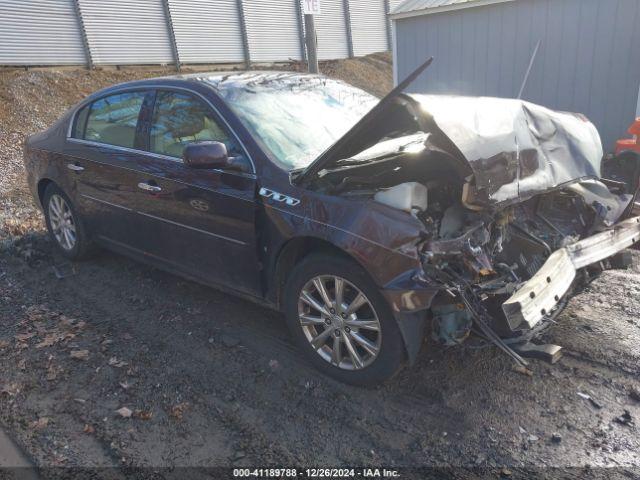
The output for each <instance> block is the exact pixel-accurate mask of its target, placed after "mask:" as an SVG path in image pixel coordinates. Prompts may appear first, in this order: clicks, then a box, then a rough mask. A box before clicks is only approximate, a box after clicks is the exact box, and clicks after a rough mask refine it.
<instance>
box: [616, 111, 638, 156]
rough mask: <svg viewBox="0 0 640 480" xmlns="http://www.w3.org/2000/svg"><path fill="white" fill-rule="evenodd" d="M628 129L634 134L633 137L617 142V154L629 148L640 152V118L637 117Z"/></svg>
mask: <svg viewBox="0 0 640 480" xmlns="http://www.w3.org/2000/svg"><path fill="white" fill-rule="evenodd" d="M628 131H629V133H630V134H631V135H633V138H624V139H622V140H618V142H617V143H616V155H618V154H620V153H622V152H625V151H627V150H632V151H634V152H638V153H640V118H636V121H635V122H633V124H631V126H630V127H629V130H628Z"/></svg>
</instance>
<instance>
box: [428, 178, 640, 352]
mask: <svg viewBox="0 0 640 480" xmlns="http://www.w3.org/2000/svg"><path fill="white" fill-rule="evenodd" d="M594 186H597V187H601V188H604V190H602V192H604V191H606V192H608V194H604V193H602V195H603V197H601V198H599V200H600V201H596V200H594V199H593V198H592V197H590V196H589V195H587V194H585V191H589V190H587V189H588V188H590V187H594ZM625 203H627V205H626V206H625V208H623V209H622V211H615V205H619V206H620V207H622V206H623V205H624V204H625ZM630 205H631V203H630V199H629V198H628V197H626V196H616V195H615V194H613V193H611V192H610V191H609V190H608V189H606V187H605V186H604V184H602V183H600V182H597V181H589V182H586V183H584V184H576V185H573V186H570V187H568V188H565V189H561V190H558V191H554V192H551V193H548V194H543V195H539V196H536V197H534V198H532V199H530V200H528V201H526V202H524V203H521V204H518V205H515V206H511V207H508V208H506V209H504V210H499V211H496V212H492V213H486V212H477V211H473V210H470V209H467V208H464V207H463V206H462V205H453V206H450V207H448V208H447V209H446V210H445V211H444V213H443V215H442V216H441V217H440V218H431V219H430V220H429V223H430V224H432V225H433V227H432V229H431V232H430V235H429V238H427V239H426V240H425V241H424V243H423V244H422V246H421V255H422V261H423V268H424V275H425V278H429V279H435V280H437V281H438V282H439V283H440V285H441V289H442V292H443V294H441V295H440V296H439V297H438V298H437V299H436V301H435V303H434V305H432V312H433V327H434V332H435V335H436V337H437V339H438V340H440V341H441V342H443V343H445V344H449V345H452V344H455V343H460V342H461V341H463V340H464V339H465V338H466V336H467V335H468V334H469V332H470V331H471V330H472V328H473V326H476V327H478V329H479V330H480V332H481V333H482V334H483V335H484V336H486V337H489V339H490V340H494V338H491V337H492V336H493V334H492V332H495V334H496V335H497V336H499V337H501V338H523V339H528V338H530V337H531V336H533V334H534V333H535V331H536V329H537V328H538V327H540V326H541V325H542V324H544V323H545V320H549V319H551V318H552V317H553V316H554V315H555V314H556V313H557V312H558V311H559V310H560V309H561V307H562V306H563V305H564V301H565V300H566V298H567V295H568V294H569V293H570V292H571V291H572V288H573V287H574V286H575V285H576V283H577V282H578V281H580V280H582V279H584V278H585V277H584V275H583V273H582V272H584V273H586V269H587V268H588V267H593V268H594V270H602V269H604V268H606V267H607V266H608V262H609V259H611V258H612V257H615V255H616V254H618V253H619V252H621V251H622V250H624V249H626V248H628V247H630V246H632V245H633V244H634V243H636V242H637V241H639V240H640V217H631V218H626V219H624V220H619V219H620V218H625V217H626V216H628V215H629V214H631V210H630V209H629V206H630ZM610 212H614V215H610ZM616 217H618V218H616ZM613 218H615V221H614V220H613Z"/></svg>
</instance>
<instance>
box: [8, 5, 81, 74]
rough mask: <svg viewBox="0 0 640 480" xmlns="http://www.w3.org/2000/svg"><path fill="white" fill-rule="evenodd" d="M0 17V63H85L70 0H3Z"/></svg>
mask: <svg viewBox="0 0 640 480" xmlns="http://www.w3.org/2000/svg"><path fill="white" fill-rule="evenodd" d="M0 18H1V19H2V25H1V26H0V65H74V64H83V63H86V57H85V54H84V48H83V46H82V36H81V34H80V25H79V23H78V19H77V17H76V13H75V8H74V5H73V0H59V1H57V2H52V1H51V0H3V1H2V2H0Z"/></svg>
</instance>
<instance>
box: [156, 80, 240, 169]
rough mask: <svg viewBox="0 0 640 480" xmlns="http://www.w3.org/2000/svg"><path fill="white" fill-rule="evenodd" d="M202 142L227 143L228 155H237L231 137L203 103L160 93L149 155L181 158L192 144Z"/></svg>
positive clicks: (187, 96)
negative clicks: (157, 154) (150, 153)
mask: <svg viewBox="0 0 640 480" xmlns="http://www.w3.org/2000/svg"><path fill="white" fill-rule="evenodd" d="M203 140H213V141H216V142H221V143H224V144H225V145H226V146H227V151H228V152H229V153H232V152H235V151H237V148H236V146H235V142H234V140H233V139H232V137H231V136H230V135H229V134H228V133H227V131H226V130H225V129H223V128H222V126H221V125H220V124H219V123H218V122H217V121H216V119H215V118H214V116H213V112H212V111H211V109H210V108H209V107H208V106H207V105H206V104H205V103H204V102H202V101H200V100H199V99H197V98H195V97H194V96H192V95H189V94H188V93H182V92H172V91H158V93H157V96H156V102H155V107H154V112H153V118H152V121H151V131H150V137H149V149H150V151H151V152H153V153H159V154H162V155H167V156H170V157H176V158H181V157H182V152H183V150H184V148H185V147H186V146H187V145H188V144H189V143H193V142H198V141H203Z"/></svg>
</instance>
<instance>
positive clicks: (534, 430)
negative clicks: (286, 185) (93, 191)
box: [0, 56, 640, 478]
mask: <svg viewBox="0 0 640 480" xmlns="http://www.w3.org/2000/svg"><path fill="white" fill-rule="evenodd" d="M350 62H351V63H349V62H332V63H331V64H325V65H324V69H325V71H327V72H328V73H330V74H332V75H335V76H339V77H341V78H350V77H351V78H353V79H355V80H354V81H353V83H357V82H358V83H359V84H360V85H361V86H365V87H367V86H369V89H370V90H375V89H379V91H378V93H383V91H384V89H388V88H389V85H390V68H389V63H388V58H385V57H381V56H375V57H372V58H368V59H365V60H358V61H350ZM161 73H162V72H160V71H157V70H156V71H150V70H144V71H139V70H124V71H115V70H112V71H103V72H86V71H79V70H77V71H76V70H67V71H50V70H47V71H29V72H24V71H15V72H0V95H1V96H2V98H1V101H0V161H1V162H2V163H1V165H0V166H1V168H2V171H3V175H2V178H1V179H0V201H1V202H2V210H0V240H1V241H2V244H1V245H0V424H1V425H2V426H3V429H4V430H5V432H6V433H7V434H9V435H10V436H11V437H12V438H13V439H14V441H15V442H16V444H17V445H18V446H19V447H20V448H21V449H22V450H23V451H24V452H26V453H27V455H28V456H29V457H30V458H31V460H32V461H33V462H34V463H35V464H36V465H38V466H43V467H51V466H64V467H74V466H83V467H86V466H112V467H113V466H115V467H117V469H118V470H116V471H115V472H116V473H117V472H122V473H126V472H128V471H129V470H128V468H131V467H145V466H152V467H163V466H166V467H175V466H231V465H232V466H256V465H260V466H264V465H279V466H286V465H314V466H338V465H351V466H353V465H358V466H361V465H365V466H366V465H386V466H427V467H446V466H455V467H460V468H461V470H455V471H448V473H447V476H449V477H451V478H475V477H476V476H478V475H479V473H478V470H477V469H478V468H480V469H481V471H482V472H484V473H485V474H486V475H488V476H489V477H490V478H497V477H498V476H503V477H513V478H524V477H528V476H531V475H533V473H532V472H534V470H532V469H540V468H549V467H560V468H564V469H563V470H561V471H553V472H555V473H551V474H550V476H549V478H552V477H553V478H558V477H559V476H563V477H566V478H579V477H580V476H581V475H584V474H585V471H584V470H581V471H579V470H567V469H566V468H567V467H585V466H588V467H589V468H590V470H589V471H588V475H589V476H602V477H603V478H604V477H607V478H612V477H620V478H637V475H639V474H640V458H639V456H638V454H637V452H638V451H640V436H639V435H638V427H637V423H638V419H639V418H640V380H639V373H640V372H639V365H640V320H639V318H640V295H638V294H639V293H640V255H639V254H638V252H633V258H634V265H633V267H632V268H631V269H629V270H610V271H606V272H604V273H603V274H602V275H601V276H600V277H599V278H597V279H595V280H594V281H593V282H592V283H591V284H590V285H589V286H588V287H586V288H585V289H584V290H583V291H581V292H579V293H578V294H577V295H576V296H575V297H574V298H573V299H572V300H571V301H570V303H569V305H568V307H567V309H566V310H565V311H564V312H563V313H562V314H561V315H560V316H559V318H558V319H557V322H558V323H557V325H555V326H554V327H553V328H552V329H551V330H549V331H548V332H547V333H546V334H545V335H546V338H545V339H546V340H548V341H549V342H553V343H557V344H559V345H562V346H564V347H565V356H564V358H563V359H562V360H561V361H560V362H559V363H558V364H556V365H553V366H551V365H547V364H545V363H543V362H539V361H532V365H531V373H532V375H531V376H529V375H523V374H522V373H518V372H517V371H514V370H513V368H512V363H511V362H510V360H509V359H507V358H506V357H505V356H504V355H502V354H500V353H499V352H498V351H496V350H495V349H493V348H468V347H467V348H453V349H443V348H440V347H437V346H435V345H432V344H430V343H428V342H427V344H426V345H425V348H424V349H423V351H422V354H421V355H420V357H419V360H418V362H417V364H416V365H415V366H414V367H413V368H411V369H405V370H403V371H402V372H401V373H400V374H399V375H398V376H397V377H396V378H394V379H393V380H392V381H391V382H390V383H388V384H385V385H384V386H381V387H378V388H375V389H359V388H354V387H350V386H346V385H343V384H340V383H337V382H334V381H332V380H331V379H328V378H326V377H323V376H321V375H319V374H318V373H317V372H316V371H315V370H314V369H313V368H312V367H311V366H310V365H308V364H307V363H306V362H305V361H304V359H303V358H302V357H301V355H300V354H299V353H298V352H297V351H296V349H295V348H294V347H293V345H292V343H291V341H290V339H289V337H288V334H287V332H286V328H285V325H284V322H283V319H282V318H281V316H280V315H279V314H277V313H274V312H271V311H268V310H265V309H262V308H260V307H258V306H256V305H253V304H251V303H247V302H245V301H243V300H240V299H237V298H235V297H231V296H227V295H225V294H223V293H220V292H218V291H215V290H212V289H209V288H206V287H203V286H200V285H197V284H195V283H192V282H189V281H185V280H182V279H180V278H178V277H175V276H172V275H170V274H167V273H164V272H161V271H158V270H155V269H153V268H150V267H147V266H144V265H140V264H137V263H135V262H133V261H130V260H128V259H125V258H122V257H120V256H117V255H115V254H111V253H108V252H103V253H100V254H99V255H98V256H97V257H96V258H94V259H92V260H90V261H87V262H82V263H77V264H74V265H70V264H67V263H65V262H64V261H63V259H62V258H60V257H57V256H56V254H55V253H54V252H53V249H52V245H51V243H50V242H49V241H48V239H47V238H46V236H45V235H44V231H43V226H42V220H41V217H40V214H39V213H38V212H37V211H36V210H35V209H34V207H33V204H32V202H31V200H30V198H29V197H28V195H27V194H26V187H25V186H24V184H23V180H22V170H21V168H22V167H21V159H20V149H21V147H20V144H21V142H22V139H23V138H24V136H25V135H26V134H28V133H30V132H33V131H36V130H38V129H40V128H43V127H44V126H46V125H47V124H49V123H50V122H51V121H53V120H54V119H55V118H56V117H57V116H58V115H59V114H60V113H61V112H62V111H63V110H64V109H65V108H67V107H68V106H69V105H71V104H72V103H73V102H75V101H77V100H78V99H80V98H81V97H82V96H84V95H85V94H87V93H89V92H90V91H93V90H95V89H97V88H99V87H101V86H105V85H108V84H111V83H115V82H117V81H124V80H128V79H132V78H140V77H144V76H155V75H158V74H161ZM367 82H368V85H367ZM385 82H386V83H385ZM373 87H375V88H373ZM56 271H57V272H58V273H59V274H67V275H68V276H66V277H65V278H62V279H60V278H58V276H57V275H56ZM580 394H582V396H581V395H580ZM585 395H589V396H590V398H591V399H592V401H590V400H588V399H587V398H585V397H584V396H585ZM599 467H607V469H606V470H603V469H599ZM611 467H617V468H615V469H612V468H611ZM60 472H61V471H58V470H45V471H43V475H45V476H52V477H56V476H60V475H61V473H60ZM535 472H536V473H537V474H542V473H544V474H547V473H548V472H549V471H548V470H545V471H540V470H535ZM560 473H562V475H560ZM439 474H440V475H442V474H443V473H442V471H441V472H440V473H439ZM634 475H635V477H634ZM417 478H418V477H417Z"/></svg>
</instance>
